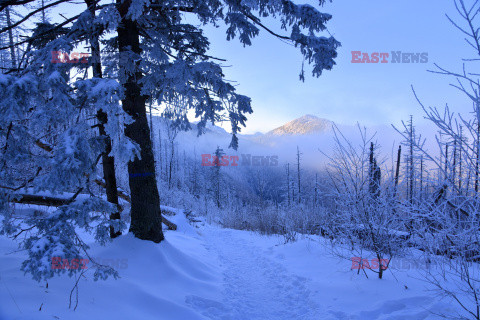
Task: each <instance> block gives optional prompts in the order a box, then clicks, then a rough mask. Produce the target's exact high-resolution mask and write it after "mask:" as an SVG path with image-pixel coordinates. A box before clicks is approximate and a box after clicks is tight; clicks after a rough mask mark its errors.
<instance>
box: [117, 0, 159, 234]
mask: <svg viewBox="0 0 480 320" xmlns="http://www.w3.org/2000/svg"><path fill="white" fill-rule="evenodd" d="M117 4H118V8H119V12H120V15H121V23H120V25H119V27H118V29H117V31H118V46H119V53H120V62H119V69H120V73H123V76H124V79H123V81H122V82H123V83H122V85H123V88H124V97H123V99H122V106H123V109H124V110H125V112H126V113H128V114H129V115H130V116H131V117H132V118H133V119H134V122H133V123H131V124H128V125H126V126H125V135H126V136H127V137H129V138H130V139H132V140H133V141H134V142H135V143H137V144H138V146H139V147H140V149H141V151H140V155H141V158H140V159H139V158H135V159H134V160H133V161H129V162H128V173H129V186H130V196H131V200H132V202H131V225H130V231H131V232H132V233H133V234H134V235H135V236H136V237H137V238H140V239H143V240H151V241H153V242H156V243H158V242H160V241H162V240H163V239H164V236H163V232H162V218H161V212H160V196H159V193H158V189H157V180H156V176H155V162H154V158H153V150H152V141H151V140H150V130H149V127H148V121H147V111H146V100H147V98H146V97H145V96H144V95H142V94H141V85H140V80H141V79H142V72H141V71H140V69H139V68H138V64H139V59H140V54H141V49H140V33H139V29H138V26H137V23H136V22H135V21H132V20H131V18H129V17H128V15H127V13H128V9H129V7H130V4H131V2H130V1H124V2H122V1H121V0H118V1H117ZM132 56H134V57H135V58H134V59H132ZM132 64H134V68H135V70H134V71H133V72H129V70H131V69H132Z"/></svg>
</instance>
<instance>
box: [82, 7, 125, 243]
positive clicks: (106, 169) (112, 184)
mask: <svg viewBox="0 0 480 320" xmlns="http://www.w3.org/2000/svg"><path fill="white" fill-rule="evenodd" d="M85 2H86V4H87V6H88V9H89V11H90V12H91V14H92V17H94V16H95V10H96V2H95V1H93V0H86V1H85ZM90 42H91V50H92V61H93V63H92V70H93V71H92V73H93V76H94V77H95V78H99V79H101V78H102V77H103V74H102V64H101V61H100V43H99V41H98V35H97V34H96V33H95V34H93V35H92V36H91V39H90ZM97 120H98V131H99V133H100V136H102V137H103V138H104V142H105V152H103V154H102V169H103V179H104V180H105V190H106V195H107V201H108V202H110V203H113V204H114V205H116V206H117V207H118V193H117V178H116V176H115V159H114V158H113V157H112V156H109V154H110V152H111V151H112V140H111V139H110V137H109V136H108V135H107V134H106V132H105V124H106V123H107V122H108V115H107V114H106V113H105V112H103V110H101V109H100V110H98V112H97ZM110 219H120V213H119V212H118V211H117V212H115V213H113V214H111V216H110ZM120 234H121V233H120V232H118V231H115V230H114V228H113V227H110V237H112V238H116V237H117V236H119V235H120Z"/></svg>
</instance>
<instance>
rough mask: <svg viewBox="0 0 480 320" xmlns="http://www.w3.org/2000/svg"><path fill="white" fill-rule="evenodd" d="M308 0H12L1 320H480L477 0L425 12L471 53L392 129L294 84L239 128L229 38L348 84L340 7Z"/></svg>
mask: <svg viewBox="0 0 480 320" xmlns="http://www.w3.org/2000/svg"><path fill="white" fill-rule="evenodd" d="M306 2H307V3H306V4H303V3H300V1H296V0H295V1H294V0H203V1H202V0H167V1H165V0H162V1H157V0H115V1H108V0H107V1H103V0H98V1H97V0H84V1H81V0H78V1H73V0H41V1H40V0H0V163H1V164H0V166H1V169H0V282H2V284H0V320H4V319H5V320H10V319H52V318H54V319H87V318H88V319H168V320H173V319H189V320H190V319H192V320H195V319H225V320H226V319H232V320H234V319H245V320H248V319H319V320H323V319H326V320H334V319H368V320H370V319H429V320H431V319H477V320H478V319H480V264H479V263H480V190H479V188H480V73H479V72H477V71H475V70H476V69H475V68H476V67H475V65H476V63H478V61H480V20H479V19H480V18H479V17H478V16H477V15H478V14H479V13H480V2H479V1H477V0H449V1H448V2H449V7H448V8H450V9H451V10H450V11H449V12H444V13H443V15H439V16H438V17H433V16H434V15H433V14H432V15H431V16H429V17H425V19H426V20H428V19H438V21H440V22H441V23H442V24H443V25H445V26H446V27H447V28H448V29H450V30H451V31H452V34H453V35H454V36H455V37H456V39H457V40H459V41H461V43H462V46H463V47H464V49H466V51H462V52H467V54H468V56H460V55H458V56H453V55H450V54H449V55H448V57H447V58H448V61H451V62H452V64H448V65H447V66H445V65H443V64H441V63H438V64H437V63H436V61H433V59H434V57H435V55H434V54H433V52H431V54H430V56H429V57H430V60H431V61H429V63H428V64H424V65H422V64H420V63H419V64H416V65H415V66H410V65H409V66H408V68H414V67H415V68H417V69H420V72H422V73H425V74H429V76H432V77H434V78H435V79H437V80H436V81H438V82H439V83H441V85H442V86H443V87H440V89H438V90H435V91H434V92H433V93H432V94H431V95H427V94H424V93H425V91H426V89H425V88H426V87H424V85H425V86H426V85H427V84H423V83H419V82H415V83H416V84H415V85H413V84H412V85H409V86H406V87H405V88H403V89H405V91H402V93H403V92H406V95H408V97H409V99H410V100H409V101H411V109H408V110H411V112H410V111H409V112H406V113H405V114H401V115H402V118H401V119H398V121H397V122H396V123H393V124H392V123H391V122H389V121H388V120H379V122H380V124H381V126H375V125H371V126H370V125H364V124H362V122H361V121H356V120H357V119H354V121H351V122H349V123H347V124H345V123H337V121H330V120H326V119H323V118H319V117H317V116H312V115H305V114H308V113H310V110H307V108H306V107H303V104H302V103H303V102H302V101H303V100H302V99H303V98H305V95H307V94H308V91H309V89H308V90H307V89H303V91H302V89H298V90H299V91H298V92H300V94H299V95H298V96H296V95H294V97H293V99H295V100H296V101H298V104H297V105H295V106H291V108H290V109H295V112H300V113H298V114H297V115H302V116H301V117H297V119H295V120H292V121H290V122H288V123H287V124H284V125H282V126H277V125H270V123H271V122H270V120H271V119H267V118H266V117H262V118H261V119H260V122H262V121H264V124H263V122H262V125H263V126H264V131H263V132H257V133H253V131H248V132H247V133H245V130H248V128H249V119H250V118H253V117H254V116H255V112H256V100H255V97H250V94H249V90H248V88H249V87H247V89H245V87H244V86H242V85H241V83H240V84H238V83H237V82H235V80H236V79H231V78H229V75H231V74H232V72H231V70H230V64H231V63H230V61H229V58H230V57H228V56H221V54H223V53H224V51H221V50H218V47H217V46H215V43H214V42H215V40H217V39H216V34H218V33H221V37H222V41H224V42H223V43H225V44H224V45H223V46H229V45H230V44H231V45H232V46H233V45H239V48H240V49H238V50H237V49H232V52H233V51H243V50H245V52H248V51H247V50H251V49H253V48H255V47H256V46H262V41H265V40H264V39H266V38H269V39H273V40H275V41H276V43H279V46H280V48H285V49H284V50H286V51H287V50H288V52H293V53H294V55H293V56H294V60H293V61H291V59H290V60H289V61H280V60H278V62H277V61H276V63H278V66H277V67H278V68H280V69H282V68H284V65H286V64H290V65H293V66H294V68H296V69H295V70H296V71H295V72H296V73H295V74H294V75H293V78H294V80H295V82H294V85H295V86H298V87H300V88H301V87H302V86H304V85H308V84H307V83H312V85H315V81H322V80H324V81H326V82H328V81H334V80H336V78H333V80H330V79H332V78H327V79H325V77H329V76H330V75H331V74H332V75H333V74H335V73H336V72H338V73H339V74H340V76H338V78H339V79H341V80H339V81H341V82H339V83H338V84H334V85H337V86H340V87H341V90H345V91H346V92H347V90H348V85H345V87H342V86H341V85H340V83H344V82H345V83H347V82H348V81H347V80H346V79H345V76H343V75H342V74H341V72H342V70H345V67H344V65H345V64H350V59H352V62H354V61H355V59H356V58H355V57H356V56H359V55H358V54H354V49H358V48H355V47H351V45H350V44H349V43H348V42H349V39H350V38H345V39H342V37H341V36H342V34H343V33H342V32H341V31H340V32H339V33H338V36H337V33H336V32H335V27H336V26H340V24H341V22H342V21H346V20H342V15H341V12H342V11H341V10H340V11H335V12H336V13H335V14H330V13H327V12H329V11H334V10H335V8H336V5H337V3H338V2H339V1H325V0H319V1H306ZM344 6H345V5H344ZM385 6H387V5H386V4H385ZM350 10H351V11H355V10H352V9H350ZM377 10H378V12H379V14H381V13H382V9H381V8H378V9H377ZM358 15H360V14H358ZM337 17H338V19H339V22H338V24H334V22H335V19H336V18H337ZM398 19H403V18H400V16H398ZM435 21H436V20H435ZM331 24H334V26H333V27H332V26H331ZM349 30H352V27H351V26H349ZM352 32H353V31H352ZM380 32H381V31H380ZM383 32H385V33H386V32H387V31H383ZM412 37H413V36H412ZM234 43H235V44H234ZM220 47H221V46H220ZM232 48H237V47H232ZM342 48H348V49H346V50H347V51H345V50H344V51H342ZM350 49H352V51H351V50H350ZM390 49H396V48H390V47H387V48H386V49H385V50H387V51H390ZM265 50H266V47H264V46H263V47H261V49H260V51H258V52H264V51H265ZM282 50H283V49H282ZM378 50H382V49H378ZM350 51H351V53H350ZM238 54H239V57H241V55H242V53H241V52H239V53H238ZM355 55H356V56H355ZM368 56H369V54H368V53H367V54H366V57H365V53H364V55H363V60H359V61H364V62H365V58H366V59H367V60H368V61H367V63H366V64H365V65H362V66H357V65H356V64H351V65H349V66H348V67H349V68H357V67H358V68H363V67H365V69H362V70H367V69H366V68H367V67H369V66H367V64H369V63H370V65H371V69H369V70H379V69H374V68H377V67H378V68H381V67H383V66H382V63H383V62H381V63H379V64H378V65H375V66H374V65H373V64H374V63H375V62H373V61H374V60H373V58H372V60H371V61H370V59H369V57H368ZM371 56H372V57H374V56H377V60H378V61H380V60H379V59H378V56H380V57H382V54H380V55H379V53H378V52H376V53H373V54H372V55H371ZM342 57H343V58H342ZM344 57H346V58H344ZM359 57H360V58H359V59H362V56H361V55H360V56H359ZM403 58H405V57H403ZM275 59H277V58H275V55H268V54H265V55H258V57H256V60H258V61H257V62H255V63H258V64H259V65H260V64H263V63H267V62H268V60H275ZM278 59H280V58H278ZM249 63H253V62H249ZM385 64H387V63H385ZM451 66H454V67H451ZM385 68H386V66H385ZM406 68H407V67H405V69H406ZM285 69H287V67H286V66H285ZM288 70H290V69H288ZM385 70H387V69H385ZM408 70H411V69H408ZM343 72H345V71H343ZM356 72H358V73H360V74H362V73H363V72H364V71H356ZM368 72H376V71H368ZM379 72H383V73H385V74H387V73H388V74H387V75H386V76H387V77H392V78H393V77H396V76H395V74H393V73H392V71H379ZM408 72H411V71H408ZM285 73H286V71H285ZM289 77H291V76H290V75H289ZM360 77H361V75H360ZM248 79H249V81H251V82H252V83H254V85H255V83H266V82H269V81H275V76H274V75H270V74H264V73H257V74H255V75H254V76H249V77H248ZM408 81H410V82H409V83H414V80H413V79H408ZM292 83H293V82H292ZM308 88H310V87H308ZM243 89H245V90H243ZM385 90H386V89H385ZM448 90H452V92H454V93H451V95H447V92H450V91H448ZM292 92H296V91H292ZM279 94H282V92H277V93H273V92H263V93H262V95H264V96H269V95H279ZM376 94H377V92H376V91H372V93H371V95H376ZM383 94H384V92H383V91H382V90H381V88H379V89H378V95H379V96H381V95H383ZM288 95H293V94H292V93H291V92H288V93H285V96H286V97H285V99H287V98H288ZM346 95H348V94H345V96H346ZM352 95H353V94H352ZM453 95H455V97H456V98H455V99H456V100H455V102H457V101H460V102H459V105H461V106H462V108H460V107H459V106H457V104H456V103H450V102H449V98H450V97H451V96H453ZM424 96H426V97H427V98H424ZM430 97H434V98H435V99H434V100H432V101H429V98H430ZM282 98H283V97H282ZM361 99H364V97H362V98H358V100H361ZM339 100H341V99H339ZM272 101H276V100H272ZM437 101H440V103H441V104H438V105H437ZM463 106H467V108H464V107H463ZM345 108H346V109H345V110H347V111H345V112H344V113H348V112H349V110H350V109H353V108H354V107H352V106H346V107H345ZM266 110H267V111H266V112H268V113H271V114H272V116H271V117H272V119H276V118H275V116H274V115H273V114H275V113H281V112H282V111H281V110H282V109H281V108H280V106H277V105H275V104H273V103H272V104H271V105H268V106H267V107H266ZM465 110H466V111H465ZM373 113H374V112H372V114H373ZM386 113H388V112H386ZM352 114H355V112H353V111H352ZM398 114H400V112H399V113H398ZM413 114H415V115H413ZM317 115H319V116H320V115H321V113H320V112H317ZM372 118H374V116H372ZM289 119H293V117H290V118H289ZM418 123H420V125H418ZM275 127H277V128H275ZM377 129H378V130H377ZM269 130H271V131H269ZM267 131H268V132H267Z"/></svg>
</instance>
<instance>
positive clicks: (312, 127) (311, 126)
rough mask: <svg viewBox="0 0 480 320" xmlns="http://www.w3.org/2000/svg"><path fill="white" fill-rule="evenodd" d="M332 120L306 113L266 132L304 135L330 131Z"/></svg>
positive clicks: (282, 134)
mask: <svg viewBox="0 0 480 320" xmlns="http://www.w3.org/2000/svg"><path fill="white" fill-rule="evenodd" d="M332 124H333V122H332V121H330V120H327V119H322V118H319V117H317V116H314V115H311V114H307V115H304V116H303V117H300V118H298V119H295V120H292V121H290V122H288V123H286V124H284V125H283V126H281V127H278V128H276V129H273V130H272V131H269V132H267V133H266V135H269V136H285V135H306V134H312V133H321V132H327V131H330V129H331V127H332Z"/></svg>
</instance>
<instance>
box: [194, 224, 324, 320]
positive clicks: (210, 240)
mask: <svg viewBox="0 0 480 320" xmlns="http://www.w3.org/2000/svg"><path fill="white" fill-rule="evenodd" d="M205 237H206V238H207V239H206V240H207V249H209V250H211V251H214V252H215V253H217V254H218V257H219V260H220V262H221V264H222V267H223V269H224V283H225V287H224V291H223V297H224V300H223V301H222V303H221V304H219V303H215V302H213V303H212V304H211V305H209V303H211V301H206V300H204V299H202V298H200V297H189V299H188V302H190V303H191V304H192V305H194V306H196V307H198V308H199V309H203V310H204V312H203V315H205V316H207V317H208V318H211V319H229V320H230V319H231V320H240V319H242V320H244V319H251V320H256V319H259V320H260V319H263V320H269V319H272V320H273V319H305V320H309V319H319V318H318V316H319V313H320V305H319V304H318V303H317V301H315V299H314V297H313V296H312V294H311V292H310V290H309V289H308V288H307V286H306V281H307V279H305V278H302V277H298V276H295V275H293V274H291V273H289V272H288V271H287V270H286V269H285V268H284V267H283V266H282V265H281V264H279V263H277V262H275V261H273V260H272V259H269V258H268V257H266V256H265V254H264V252H263V250H262V249H261V248H259V247H258V246H256V245H255V243H254V242H253V241H248V240H245V239H242V238H240V237H236V236H235V232H234V231H233V230H228V229H218V228H209V230H208V231H207V232H205Z"/></svg>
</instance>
